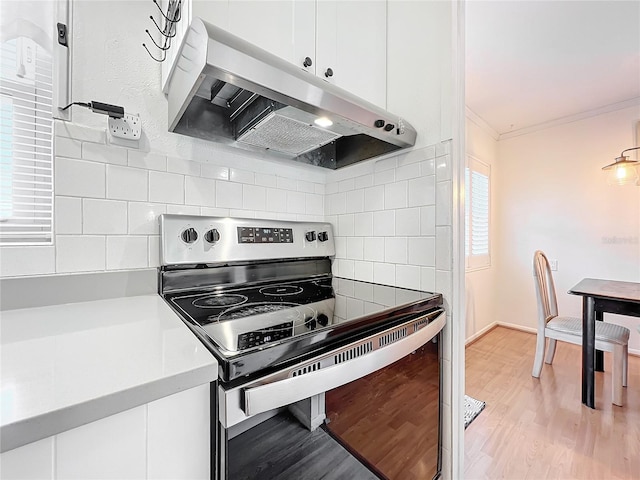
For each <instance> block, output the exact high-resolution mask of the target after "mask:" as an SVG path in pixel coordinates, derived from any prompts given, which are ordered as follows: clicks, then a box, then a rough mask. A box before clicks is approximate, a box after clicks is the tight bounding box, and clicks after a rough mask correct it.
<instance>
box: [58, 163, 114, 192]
mask: <svg viewBox="0 0 640 480" xmlns="http://www.w3.org/2000/svg"><path fill="white" fill-rule="evenodd" d="M54 180H55V187H54V188H55V193H56V195H67V196H71V197H90V198H104V196H105V166H104V165H101V164H99V163H94V162H87V161H84V160H72V159H70V158H56V162H55V176H54Z"/></svg>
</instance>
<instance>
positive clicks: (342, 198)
mask: <svg viewBox="0 0 640 480" xmlns="http://www.w3.org/2000/svg"><path fill="white" fill-rule="evenodd" d="M329 202H330V213H331V214H333V215H340V214H342V213H347V194H346V193H344V192H340V193H334V194H332V195H330V197H329Z"/></svg>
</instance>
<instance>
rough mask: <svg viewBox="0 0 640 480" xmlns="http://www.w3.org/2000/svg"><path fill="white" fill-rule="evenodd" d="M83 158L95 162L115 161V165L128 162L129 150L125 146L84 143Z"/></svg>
mask: <svg viewBox="0 0 640 480" xmlns="http://www.w3.org/2000/svg"><path fill="white" fill-rule="evenodd" d="M82 158H83V159H85V160H93V161H94V162H102V163H113V164H115V165H126V164H127V150H126V149H125V148H119V147H113V146H110V145H103V144H100V143H88V142H84V143H83V144H82Z"/></svg>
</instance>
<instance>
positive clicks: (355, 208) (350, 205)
mask: <svg viewBox="0 0 640 480" xmlns="http://www.w3.org/2000/svg"><path fill="white" fill-rule="evenodd" d="M346 202H347V204H346V208H347V213H359V212H363V211H364V190H362V189H359V190H351V191H348V192H346Z"/></svg>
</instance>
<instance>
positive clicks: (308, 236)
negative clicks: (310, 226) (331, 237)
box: [304, 230, 316, 242]
mask: <svg viewBox="0 0 640 480" xmlns="http://www.w3.org/2000/svg"><path fill="white" fill-rule="evenodd" d="M304 237H305V238H306V239H307V242H313V241H314V240H315V239H316V232H314V231H313V230H312V231H310V232H307V233H305V234H304Z"/></svg>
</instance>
